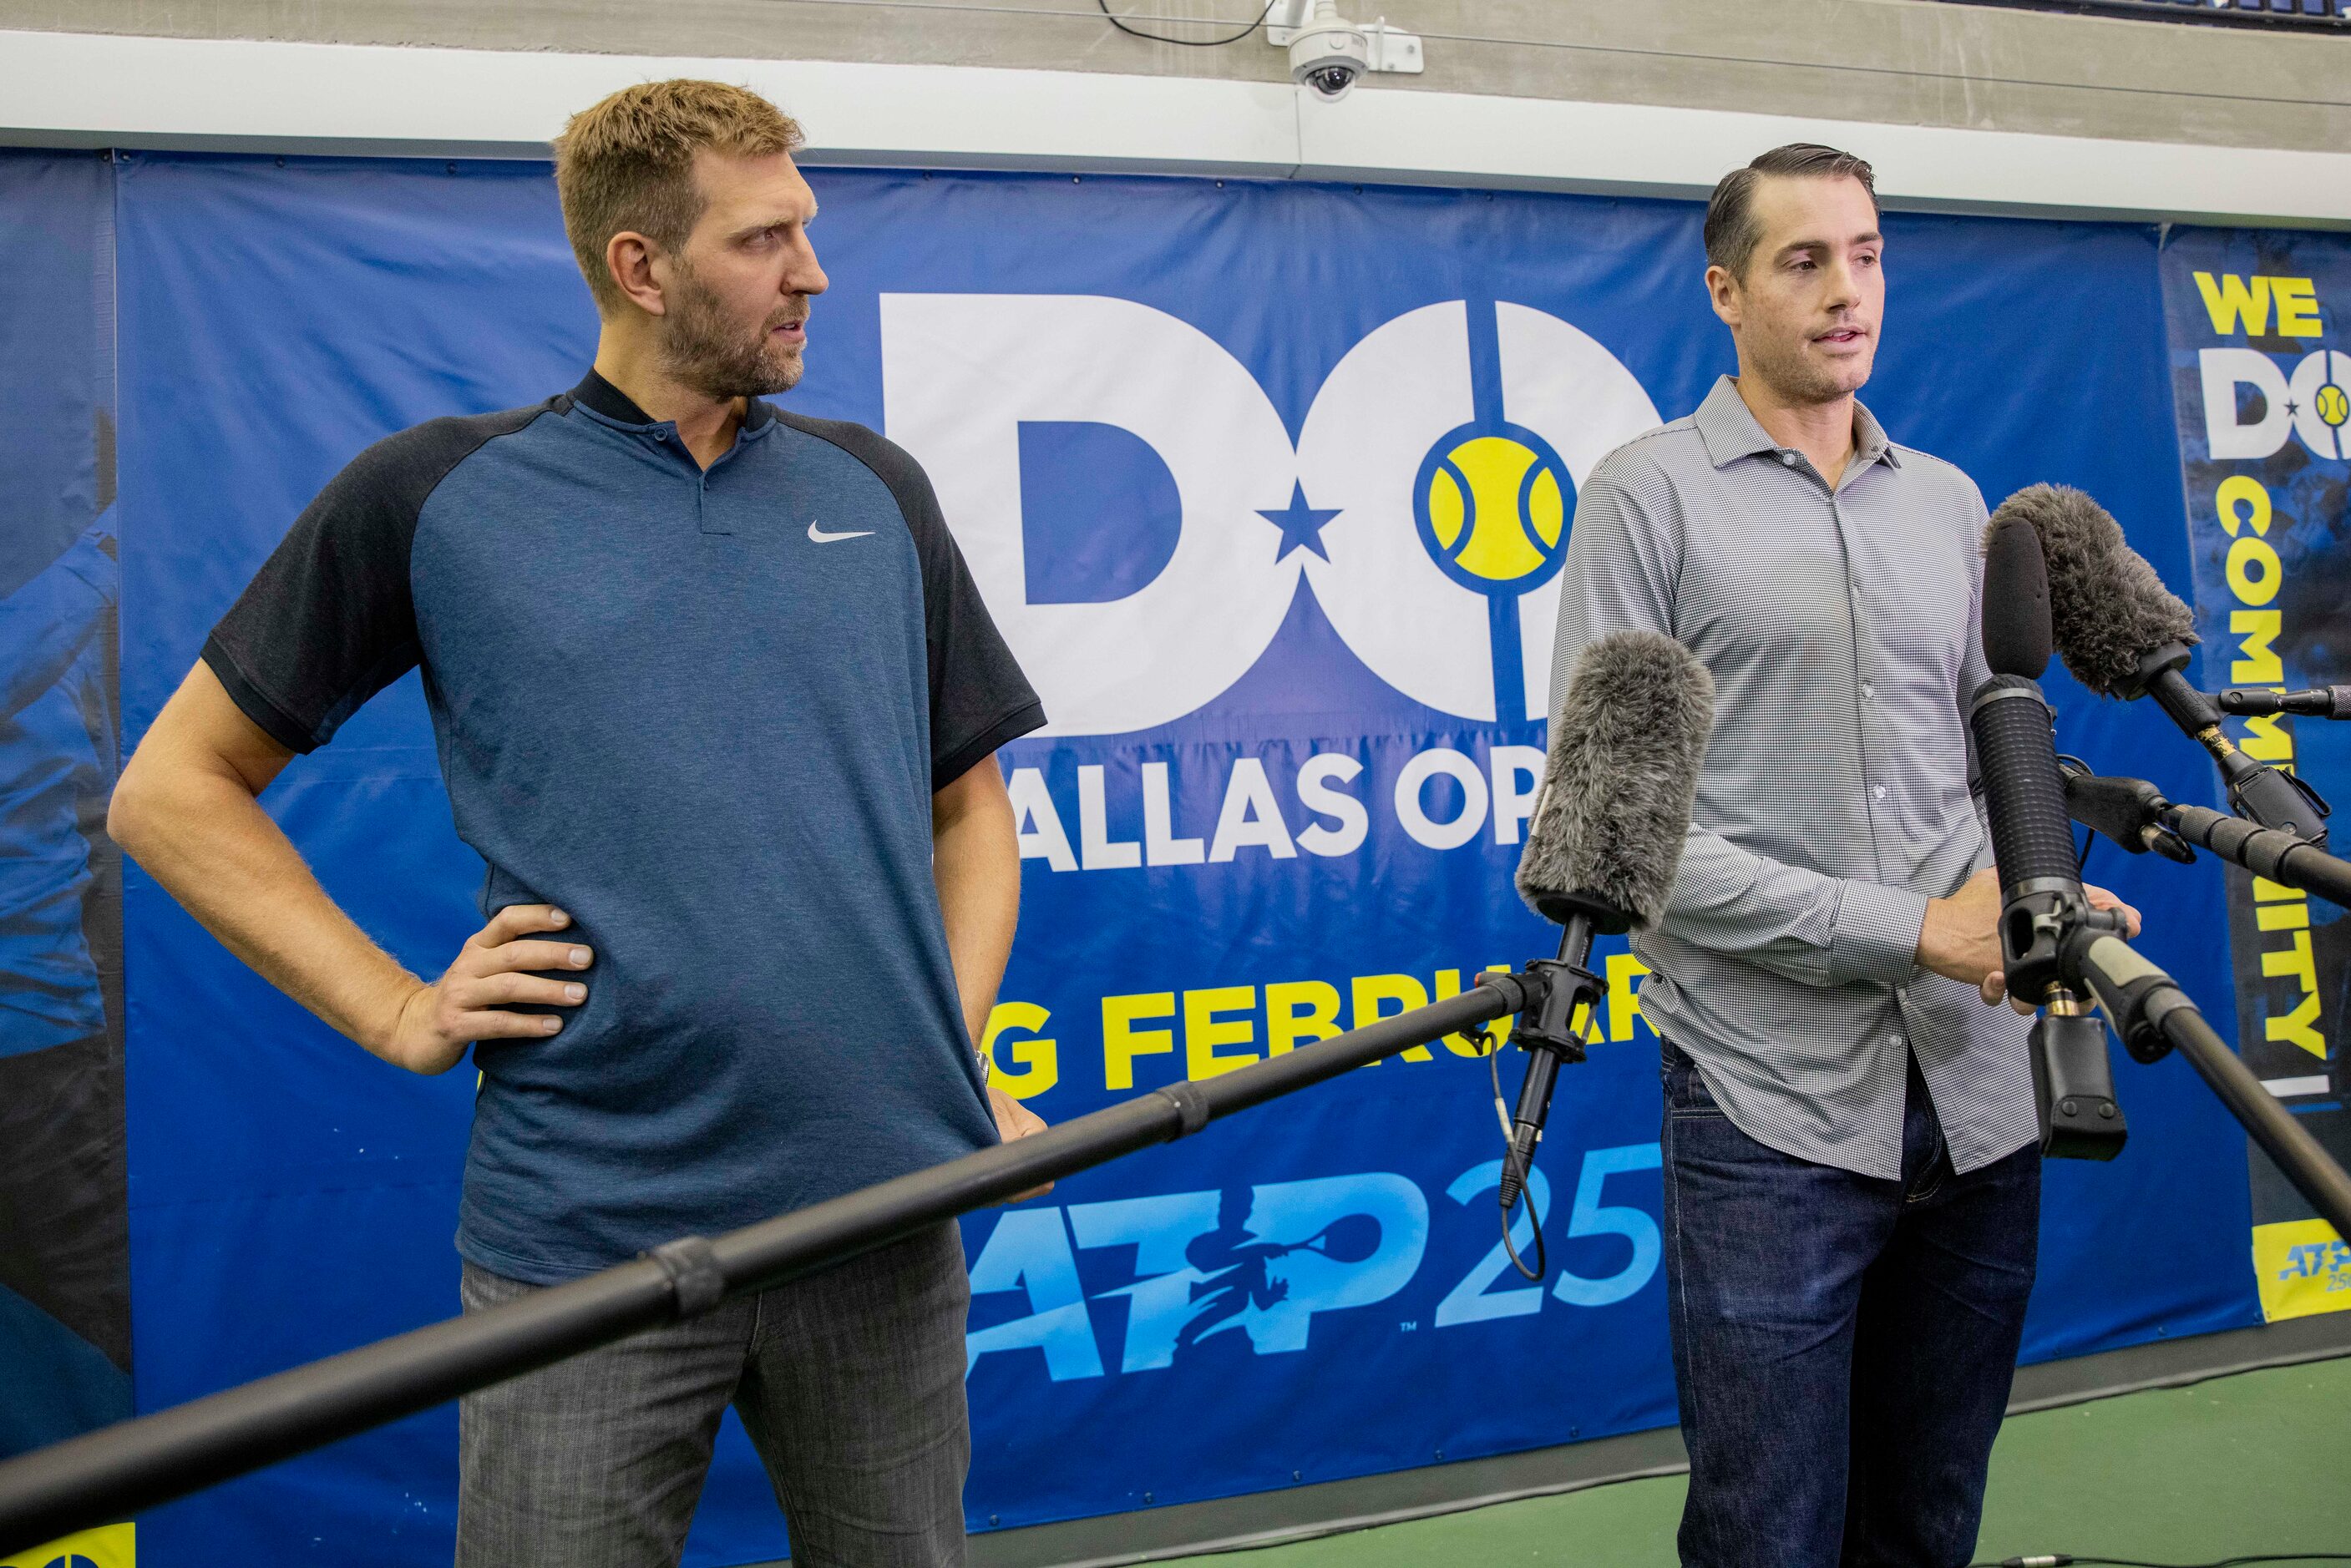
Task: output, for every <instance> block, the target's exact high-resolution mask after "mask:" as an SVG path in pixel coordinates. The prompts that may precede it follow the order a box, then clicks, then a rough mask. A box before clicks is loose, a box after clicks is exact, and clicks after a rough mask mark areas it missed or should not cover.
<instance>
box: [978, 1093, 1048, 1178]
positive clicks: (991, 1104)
mask: <svg viewBox="0 0 2351 1568" xmlns="http://www.w3.org/2000/svg"><path fill="white" fill-rule="evenodd" d="M987 1108H988V1109H989V1110H990V1111H992V1112H994V1113H995V1116H996V1136H997V1137H1000V1138H1002V1139H1003V1140H1004V1141H1005V1142H1006V1143H1010V1142H1012V1141H1013V1140H1014V1139H1015V1138H1024V1137H1028V1136H1029V1134H1030V1133H1040V1132H1043V1131H1044V1130H1045V1118H1044V1117H1042V1116H1039V1115H1038V1114H1037V1113H1036V1112H1034V1111H1032V1110H1030V1109H1029V1107H1028V1106H1024V1105H1022V1104H1021V1103H1020V1102H1019V1101H1018V1100H1016V1099H1014V1098H1013V1097H1012V1096H1009V1095H1008V1094H1006V1093H1005V1092H1004V1091H1003V1090H1002V1089H999V1088H998V1087H997V1086H996V1085H993V1084H990V1085H987ZM1052 1190H1053V1184H1052V1183H1051V1182H1050V1181H1049V1182H1047V1183H1045V1185H1044V1186H1042V1187H1040V1188H1036V1189H1031V1190H1029V1191H1028V1192H1023V1193H1021V1194H1020V1195H1019V1197H1017V1198H1008V1199H1005V1201H1006V1202H1007V1203H1026V1202H1028V1201H1029V1199H1031V1198H1042V1197H1044V1196H1045V1194H1047V1193H1048V1192H1050V1191H1052Z"/></svg>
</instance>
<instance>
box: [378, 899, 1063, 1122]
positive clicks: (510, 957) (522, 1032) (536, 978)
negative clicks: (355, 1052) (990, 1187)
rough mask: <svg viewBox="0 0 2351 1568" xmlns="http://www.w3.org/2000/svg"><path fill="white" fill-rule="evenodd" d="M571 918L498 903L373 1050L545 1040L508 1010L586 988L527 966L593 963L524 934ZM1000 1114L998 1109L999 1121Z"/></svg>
mask: <svg viewBox="0 0 2351 1568" xmlns="http://www.w3.org/2000/svg"><path fill="white" fill-rule="evenodd" d="M570 924H571V917H570V916H569V915H567V914H565V913H564V912H563V911H562V910H560V909H556V908H555V907H554V906H552V905H549V904H513V905H509V906H507V908H506V909H500V910H499V911H498V912H497V913H496V915H493V916H492V917H491V918H490V923H489V924H488V925H486V926H484V927H483V928H482V929H480V930H478V931H476V932H475V933H474V934H473V935H472V936H471V937H468V938H467V939H466V940H465V946H464V947H463V948H461V949H459V950H458V952H457V958H456V961H455V962H454V963H452V964H451V965H450V966H449V968H448V971H447V972H446V973H444V974H443V975H442V977H441V978H440V979H439V980H438V981H434V983H433V984H431V985H425V984H422V983H420V984H419V985H418V986H417V987H416V989H415V990H414V991H413V992H409V994H408V996H407V999H406V1000H405V1001H403V1002H402V1003H401V1008H400V1012H399V1014H398V1016H397V1017H396V1018H395V1019H394V1020H393V1022H392V1032H391V1034H390V1036H389V1037H388V1038H387V1039H386V1040H385V1041H384V1042H383V1044H382V1045H381V1047H380V1048H379V1049H378V1050H377V1051H376V1054H377V1055H379V1056H381V1057H382V1058H383V1059H384V1060H385V1061H387V1062H390V1063H392V1064H395V1065H397V1066H402V1067H405V1068H407V1069H408V1070H409V1071H410V1072H412V1073H445V1072H447V1071H448V1070H449V1069H450V1068H452V1067H454V1066H455V1065H456V1064H457V1061H458V1058H460V1057H462V1056H464V1055H465V1047H466V1046H467V1045H470V1044H473V1043H474V1042H475V1041H476V1040H505V1039H535V1040H543V1039H545V1038H546V1037H547V1036H549V1035H550V1034H552V1033H555V1032H556V1031H557V1030H559V1029H560V1028H562V1027H563V1020H562V1019H561V1018H559V1017H558V1016H556V1015H555V1014H553V1013H548V1012H507V1011H505V1009H506V1008H507V1006H509V1005H514V1004H521V1005H525V1006H534V1007H538V1006H544V1007H577V1006H579V1005H580V1003H581V1002H584V1001H586V1000H587V999H588V988H587V986H586V985H584V984H582V983H581V982H580V981H563V980H548V979H545V978H543V977H542V976H541V975H539V974H535V973H532V972H529V971H546V970H578V969H586V968H587V967H588V966H589V965H590V964H591V963H593V962H595V961H596V955H595V954H594V953H593V952H591V951H590V950H589V949H588V948H586V947H584V946H582V945H580V944H578V943H573V942H550V941H526V940H521V939H523V938H526V937H528V936H529V935H530V934H531V933H532V932H534V931H559V930H562V929H565V928H566V927H568V926H569V925H570ZM1030 1119H1031V1120H1034V1119H1035V1118H1033V1117H1032V1118H1030ZM1002 1120H1003V1116H1002V1113H1000V1112H999V1113H998V1122H999V1124H1000V1123H1001V1121H1002ZM1039 1125H1040V1126H1041V1125H1043V1124H1041V1123H1040V1124H1039Z"/></svg>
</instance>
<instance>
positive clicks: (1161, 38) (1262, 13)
mask: <svg viewBox="0 0 2351 1568" xmlns="http://www.w3.org/2000/svg"><path fill="white" fill-rule="evenodd" d="M1094 4H1095V5H1099V6H1101V7H1102V16H1103V17H1104V18H1106V19H1107V20H1108V21H1109V23H1110V25H1111V26H1113V27H1116V28H1117V29H1118V30H1119V31H1120V32H1122V33H1124V34H1126V35H1127V36H1130V37H1135V38H1148V39H1150V40H1151V41H1152V42H1153V43H1155V44H1181V45H1183V46H1184V47H1186V48H1187V49H1217V48H1222V47H1224V46H1225V45H1227V44H1238V43H1239V42H1240V41H1241V40H1242V39H1243V38H1246V37H1248V36H1249V35H1250V34H1251V33H1254V32H1256V31H1257V30H1258V28H1259V27H1260V26H1263V25H1264V23H1265V19H1266V17H1267V16H1269V15H1270V14H1271V12H1272V10H1273V7H1274V0H1265V5H1264V6H1263V8H1262V9H1260V10H1259V12H1258V14H1257V17H1256V20H1254V21H1252V22H1250V23H1249V26H1246V27H1243V28H1242V29H1241V30H1240V31H1239V32H1238V33H1235V34H1232V35H1231V36H1228V37H1223V38H1171V37H1169V36H1167V35H1166V34H1165V33H1146V32H1144V30H1143V29H1142V28H1140V27H1131V26H1127V25H1126V23H1124V22H1123V21H1121V20H1120V19H1119V16H1118V14H1117V13H1116V12H1114V11H1113V10H1112V9H1111V8H1110V0H1094ZM1201 20H1202V21H1204V22H1205V21H1212V20H1214V18H1213V17H1207V16H1204V17H1202V18H1201Z"/></svg>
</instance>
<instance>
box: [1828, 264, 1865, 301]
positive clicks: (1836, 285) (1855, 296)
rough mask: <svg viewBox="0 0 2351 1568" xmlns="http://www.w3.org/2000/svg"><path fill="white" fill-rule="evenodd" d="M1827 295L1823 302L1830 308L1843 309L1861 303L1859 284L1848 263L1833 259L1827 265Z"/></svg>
mask: <svg viewBox="0 0 2351 1568" xmlns="http://www.w3.org/2000/svg"><path fill="white" fill-rule="evenodd" d="M1826 281H1827V285H1828V297H1827V298H1826V300H1825V301H1823V303H1824V304H1825V305H1826V306H1828V308H1830V309H1831V310H1838V309H1843V308H1844V307H1845V306H1854V305H1859V304H1860V303H1861V286H1860V284H1859V283H1858V282H1856V281H1855V277H1854V272H1853V266H1852V265H1851V264H1850V263H1847V262H1842V261H1833V262H1831V263H1830V264H1829V265H1828V275H1827V280H1826Z"/></svg>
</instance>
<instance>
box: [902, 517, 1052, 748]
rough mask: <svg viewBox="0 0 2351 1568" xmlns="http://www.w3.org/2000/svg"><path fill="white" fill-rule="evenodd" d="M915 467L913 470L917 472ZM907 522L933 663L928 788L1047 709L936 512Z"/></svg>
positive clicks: (1032, 724)
mask: <svg viewBox="0 0 2351 1568" xmlns="http://www.w3.org/2000/svg"><path fill="white" fill-rule="evenodd" d="M917 472H918V473H919V472H920V471H919V470H918V471H917ZM922 497H923V501H924V504H925V510H926V511H927V513H928V515H927V517H919V516H918V517H910V518H909V519H908V521H909V523H910V524H912V525H913V527H914V548H915V550H916V551H917V553H918V554H919V555H920V556H921V557H922V563H923V632H924V639H925V641H926V642H927V643H928V645H929V649H930V663H931V786H932V787H933V788H934V789H936V788H940V787H942V786H944V785H946V784H953V783H954V782H955V781H956V779H959V778H961V777H962V776H963V775H964V774H966V773H967V772H968V771H970V770H971V769H972V768H973V767H975V766H977V764H978V763H979V762H980V760H981V759H982V758H984V757H987V756H988V755H990V754H991V753H994V752H995V751H996V749H997V748H998V747H999V746H1001V745H1003V744H1004V743H1005V742H1007V741H1011V740H1016V739H1018V738H1019V737H1020V736H1022V735H1025V734H1027V733H1029V731H1031V730H1034V729H1036V728H1037V727H1038V726H1039V725H1040V724H1042V723H1044V722H1045V704H1044V702H1043V701H1041V700H1040V698H1039V697H1038V695H1037V691H1036V689H1035V688H1034V687H1032V686H1030V685H1029V678H1028V676H1027V675H1025V674H1023V673H1022V672H1021V669H1020V664H1019V660H1018V659H1014V658H1013V657H1012V649H1011V648H1010V647H1008V645H1007V644H1006V642H1005V640H1004V634H1003V633H1002V632H1000V631H998V629H997V628H996V619H995V618H994V617H993V616H991V615H989V614H988V613H987V604H986V603H985V602H984V601H982V599H981V598H980V597H979V585H978V584H977V583H975V582H973V581H972V577H971V568H970V567H969V566H967V565H965V563H964V558H963V551H962V550H961V549H960V548H958V547H957V545H956V542H955V535H953V534H950V533H949V532H947V525H946V521H945V519H943V518H942V517H941V516H940V515H939V504H938V501H937V499H936V498H935V496H934V495H933V494H932V493H931V485H930V481H929V480H928V479H927V478H925V479H924V480H923V483H922Z"/></svg>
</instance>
